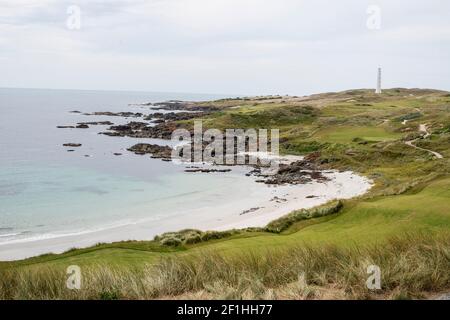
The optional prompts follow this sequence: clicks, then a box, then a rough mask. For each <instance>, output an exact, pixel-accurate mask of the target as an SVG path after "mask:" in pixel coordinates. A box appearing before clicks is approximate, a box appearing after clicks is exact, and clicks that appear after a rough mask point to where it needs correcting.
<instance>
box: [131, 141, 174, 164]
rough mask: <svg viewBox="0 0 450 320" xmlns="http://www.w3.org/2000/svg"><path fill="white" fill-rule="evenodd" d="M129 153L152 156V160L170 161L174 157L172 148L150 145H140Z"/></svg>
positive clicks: (132, 148)
mask: <svg viewBox="0 0 450 320" xmlns="http://www.w3.org/2000/svg"><path fill="white" fill-rule="evenodd" d="M128 151H131V152H134V153H135V154H139V155H144V154H151V155H152V158H155V159H169V160H170V158H171V157H172V148H171V147H169V146H160V145H157V144H148V143H138V144H136V145H134V146H132V147H131V148H129V149H128Z"/></svg>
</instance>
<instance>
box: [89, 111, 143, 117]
mask: <svg viewBox="0 0 450 320" xmlns="http://www.w3.org/2000/svg"><path fill="white" fill-rule="evenodd" d="M85 115H87V116H109V117H123V118H140V117H142V116H143V114H142V113H140V112H136V113H135V112H128V111H127V112H111V111H100V112H93V113H85Z"/></svg>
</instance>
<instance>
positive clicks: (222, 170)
mask: <svg viewBox="0 0 450 320" xmlns="http://www.w3.org/2000/svg"><path fill="white" fill-rule="evenodd" d="M230 171H231V169H202V168H200V169H186V170H184V172H201V173H212V172H230Z"/></svg>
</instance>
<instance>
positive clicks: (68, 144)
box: [63, 143, 81, 148]
mask: <svg viewBox="0 0 450 320" xmlns="http://www.w3.org/2000/svg"><path fill="white" fill-rule="evenodd" d="M63 146H64V147H72V148H78V147H81V143H64V144H63Z"/></svg>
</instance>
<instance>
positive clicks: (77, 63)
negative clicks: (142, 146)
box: [0, 0, 450, 95]
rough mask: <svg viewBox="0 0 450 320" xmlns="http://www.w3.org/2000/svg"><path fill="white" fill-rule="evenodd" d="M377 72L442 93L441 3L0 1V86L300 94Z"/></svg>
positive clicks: (448, 61)
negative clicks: (440, 90) (380, 68)
mask: <svg viewBox="0 0 450 320" xmlns="http://www.w3.org/2000/svg"><path fill="white" fill-rule="evenodd" d="M72 5H75V6H77V7H70V6H72ZM78 8H79V10H80V15H78ZM379 10H381V11H379ZM379 13H380V14H379ZM78 17H80V19H78ZM78 22H80V23H79V24H78ZM78 26H79V27H80V28H79V29H78ZM378 66H381V67H382V68H383V78H384V79H383V86H384V87H400V86H401V87H427V88H438V89H446V90H450V1H442V0H409V1H406V0H404V1H400V0H385V1H384V0H372V1H366V0H340V1H336V0H334V1H333V0H327V1H325V0H308V1H303V0H148V1H143V0H136V1H132V0H111V1H100V0H80V1H77V0H72V1H61V0H0V87H36V88H67V89H104V90H138V91H169V92H197V93H225V94H228V93H229V94H297V95H303V94H309V93H315V92H325V91H337V90H345V89H351V88H367V87H374V86H375V84H376V73H377V67H378Z"/></svg>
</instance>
